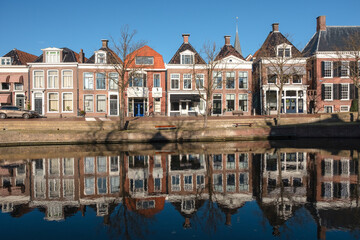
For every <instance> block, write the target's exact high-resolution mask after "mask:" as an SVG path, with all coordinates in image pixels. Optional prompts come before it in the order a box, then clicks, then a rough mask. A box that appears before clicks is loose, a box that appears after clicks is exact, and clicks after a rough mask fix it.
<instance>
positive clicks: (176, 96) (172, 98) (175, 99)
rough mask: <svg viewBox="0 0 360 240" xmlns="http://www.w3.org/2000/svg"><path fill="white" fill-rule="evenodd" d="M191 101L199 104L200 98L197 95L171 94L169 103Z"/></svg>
mask: <svg viewBox="0 0 360 240" xmlns="http://www.w3.org/2000/svg"><path fill="white" fill-rule="evenodd" d="M184 100H185V101H186V100H188V101H193V102H200V96H199V95H198V94H171V95H170V102H179V101H184Z"/></svg>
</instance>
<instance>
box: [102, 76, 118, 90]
mask: <svg viewBox="0 0 360 240" xmlns="http://www.w3.org/2000/svg"><path fill="white" fill-rule="evenodd" d="M111 74H117V78H118V80H117V81H118V82H115V81H113V79H112V78H113V77H110V75H111ZM108 79H109V80H108V84H109V90H110V91H111V90H118V89H119V73H117V72H110V73H109V74H108ZM110 81H112V82H113V84H115V86H116V87H115V88H110V86H111V84H110ZM105 82H106V79H105ZM105 84H106V83H105Z"/></svg>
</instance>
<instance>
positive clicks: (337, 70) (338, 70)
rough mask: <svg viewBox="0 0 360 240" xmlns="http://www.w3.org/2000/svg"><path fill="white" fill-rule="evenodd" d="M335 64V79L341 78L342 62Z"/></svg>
mask: <svg viewBox="0 0 360 240" xmlns="http://www.w3.org/2000/svg"><path fill="white" fill-rule="evenodd" d="M333 64H334V65H333V77H340V66H341V62H334V63H333Z"/></svg>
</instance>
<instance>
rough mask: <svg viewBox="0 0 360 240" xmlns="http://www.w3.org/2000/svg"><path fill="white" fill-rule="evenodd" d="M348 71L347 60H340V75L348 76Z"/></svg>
mask: <svg viewBox="0 0 360 240" xmlns="http://www.w3.org/2000/svg"><path fill="white" fill-rule="evenodd" d="M349 71H350V68H349V62H341V71H340V77H348V76H349Z"/></svg>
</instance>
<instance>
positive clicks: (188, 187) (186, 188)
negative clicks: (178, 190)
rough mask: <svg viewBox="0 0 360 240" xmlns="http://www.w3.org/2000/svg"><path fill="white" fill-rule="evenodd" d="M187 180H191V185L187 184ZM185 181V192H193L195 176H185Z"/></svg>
mask: <svg viewBox="0 0 360 240" xmlns="http://www.w3.org/2000/svg"><path fill="white" fill-rule="evenodd" d="M185 178H189V179H191V183H185ZM183 181H184V191H192V190H193V186H194V178H193V175H190V174H186V175H184V176H183Z"/></svg>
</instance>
